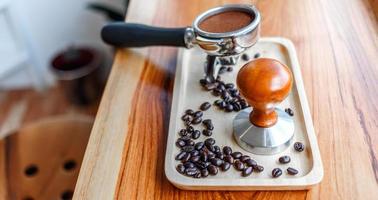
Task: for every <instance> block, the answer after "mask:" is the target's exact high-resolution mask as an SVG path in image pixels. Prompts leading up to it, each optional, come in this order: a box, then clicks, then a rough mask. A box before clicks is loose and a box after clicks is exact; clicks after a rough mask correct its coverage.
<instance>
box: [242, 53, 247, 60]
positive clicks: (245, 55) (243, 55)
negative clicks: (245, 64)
mask: <svg viewBox="0 0 378 200" xmlns="http://www.w3.org/2000/svg"><path fill="white" fill-rule="evenodd" d="M241 59H243V60H244V61H248V60H249V56H248V55H247V54H245V53H243V54H242V56H241Z"/></svg>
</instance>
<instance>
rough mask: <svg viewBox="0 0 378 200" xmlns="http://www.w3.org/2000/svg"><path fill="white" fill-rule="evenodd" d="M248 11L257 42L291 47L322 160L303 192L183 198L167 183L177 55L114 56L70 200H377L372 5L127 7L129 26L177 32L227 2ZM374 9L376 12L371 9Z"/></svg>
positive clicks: (293, 1)
mask: <svg viewBox="0 0 378 200" xmlns="http://www.w3.org/2000/svg"><path fill="white" fill-rule="evenodd" d="M230 2H233V3H235V2H240V3H254V4H255V5H256V6H257V7H258V8H259V9H260V11H261V13H262V17H263V20H262V32H261V33H262V36H282V37H287V38H289V39H291V40H292V41H293V42H294V44H295V47H296V49H297V53H298V57H299V62H300V65H301V70H302V75H303V80H304V85H305V89H306V93H307V97H308V100H309V104H310V110H311V112H312V118H313V121H314V126H315V130H316V134H317V137H318V142H319V145H320V151H321V155H322V159H323V164H324V170H325V176H324V179H323V181H322V182H321V183H320V184H319V185H318V186H316V187H314V188H313V189H312V190H309V191H281V192H279V191H273V192H269V191H259V192H251V191H248V192H221V191H219V192H207V191H204V192H197V191H182V190H179V189H177V188H175V187H174V186H173V185H172V184H170V183H169V182H168V181H167V179H166V178H165V175H164V170H163V166H164V153H165V147H166V139H167V132H168V122H169V115H170V107H171V97H172V87H173V81H174V72H175V64H176V56H177V49H175V48H163V47H153V48H145V49H139V50H118V51H117V54H116V58H115V61H114V65H113V69H112V72H111V75H110V78H109V80H108V83H107V87H106V91H105V94H104V96H103V99H102V102H101V104H100V109H99V111H98V115H97V119H96V122H95V125H94V129H93V132H92V135H91V138H90V142H89V146H88V148H87V151H86V155H85V158H84V163H83V166H82V169H81V173H80V176H79V180H78V184H77V187H76V190H75V198H76V199H91V200H92V199H113V198H116V199H374V198H376V197H378V161H377V159H378V158H377V157H378V156H377V155H378V65H377V63H378V53H377V52H378V38H377V33H378V26H377V19H376V18H375V15H376V14H377V13H375V12H374V10H376V8H377V3H376V2H377V1H373V0H371V1H367V0H365V1H358V0H332V1H329V0H318V1H310V0H307V1H305V0H286V1H282V0H266V1H252V2H251V1H228V0H226V1H220V0H206V1H205V0H179V1H178V0H158V1H150V0H134V1H131V5H130V7H129V13H128V16H127V18H126V21H129V22H142V23H146V24H153V25H159V26H167V27H175V26H187V25H190V24H191V22H192V20H193V19H194V18H195V16H196V15H198V14H199V13H201V12H203V11H205V10H207V9H209V8H211V7H214V6H217V5H221V4H224V3H230ZM374 5H375V6H374Z"/></svg>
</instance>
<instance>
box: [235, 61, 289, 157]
mask: <svg viewBox="0 0 378 200" xmlns="http://www.w3.org/2000/svg"><path fill="white" fill-rule="evenodd" d="M292 79H293V78H292V74H291V72H290V70H289V68H288V67H287V66H285V65H284V64H282V63H280V62H279V61H277V60H274V59H269V58H261V59H256V60H253V61H251V62H248V63H247V64H245V65H244V66H243V67H242V68H241V69H240V71H239V73H238V75H237V80H236V83H237V86H238V88H239V91H240V94H241V95H242V96H243V97H244V98H245V99H246V101H247V102H248V103H249V105H251V106H252V107H253V109H251V108H247V109H244V110H242V111H241V112H239V113H238V114H237V115H236V117H235V119H234V121H233V129H234V137H235V139H236V141H237V142H238V144H239V145H240V146H241V147H242V148H243V149H245V150H246V151H248V152H251V153H254V154H263V155H271V154H276V153H279V152H281V151H283V150H285V149H286V148H287V147H288V146H289V145H290V143H291V140H292V138H293V136H294V121H293V119H292V117H291V116H290V115H288V114H287V113H286V112H285V111H283V110H282V109H279V108H276V105H277V104H279V103H280V102H281V101H283V100H284V99H285V98H286V97H287V95H288V94H289V92H290V89H291V85H292V82H293V81H292Z"/></svg>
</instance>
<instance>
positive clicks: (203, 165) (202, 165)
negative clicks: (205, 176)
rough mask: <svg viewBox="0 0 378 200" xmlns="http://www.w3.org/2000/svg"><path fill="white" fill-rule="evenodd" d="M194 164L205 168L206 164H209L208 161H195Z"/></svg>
mask: <svg viewBox="0 0 378 200" xmlns="http://www.w3.org/2000/svg"><path fill="white" fill-rule="evenodd" d="M195 165H196V166H197V167H198V168H199V169H206V168H207V166H209V165H210V163H209V162H204V161H197V162H196V163H195Z"/></svg>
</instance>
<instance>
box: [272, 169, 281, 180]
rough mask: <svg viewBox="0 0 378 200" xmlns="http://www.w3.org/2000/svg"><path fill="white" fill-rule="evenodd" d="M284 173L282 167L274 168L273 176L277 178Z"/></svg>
mask: <svg viewBox="0 0 378 200" xmlns="http://www.w3.org/2000/svg"><path fill="white" fill-rule="evenodd" d="M281 175H282V170H281V169H280V168H274V169H273V170H272V176H273V178H277V177H279V176H281Z"/></svg>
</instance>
